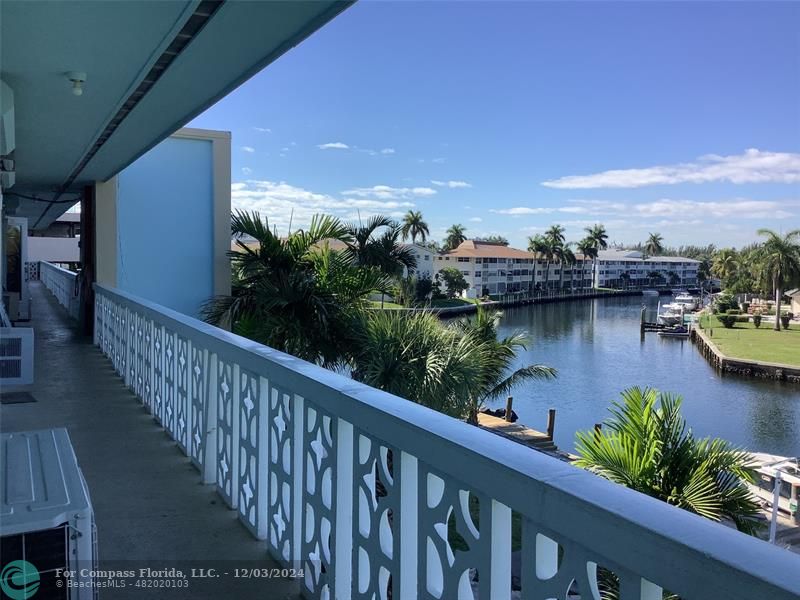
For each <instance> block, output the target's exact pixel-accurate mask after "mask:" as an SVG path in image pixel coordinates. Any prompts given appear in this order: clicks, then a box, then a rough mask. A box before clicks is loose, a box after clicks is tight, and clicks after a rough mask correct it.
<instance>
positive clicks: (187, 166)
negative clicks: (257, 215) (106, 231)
mask: <svg viewBox="0 0 800 600" xmlns="http://www.w3.org/2000/svg"><path fill="white" fill-rule="evenodd" d="M118 181H119V183H118V190H117V244H118V249H117V286H118V287H119V288H120V289H122V290H125V291H127V292H130V293H132V294H136V295H137V296H141V297H143V298H146V299H148V300H152V301H153V302H157V303H158V304H163V305H164V306H167V307H169V308H172V309H174V310H177V311H180V312H182V313H184V314H187V315H190V316H198V310H199V308H200V306H201V305H202V303H203V302H205V301H206V300H208V299H209V298H210V297H211V296H212V295H213V289H214V288H213V285H214V265H213V241H214V238H213V222H214V218H213V207H214V195H213V158H212V142H211V141H210V140H196V139H179V138H177V139H176V138H168V139H166V140H164V141H163V142H161V143H160V144H159V145H158V146H156V147H155V148H153V149H152V150H150V152H148V153H147V154H145V155H144V156H142V157H141V158H140V159H139V160H137V161H136V162H135V163H133V164H132V165H130V166H129V167H128V168H126V169H125V170H124V171H122V172H121V173H120V174H119V179H118Z"/></svg>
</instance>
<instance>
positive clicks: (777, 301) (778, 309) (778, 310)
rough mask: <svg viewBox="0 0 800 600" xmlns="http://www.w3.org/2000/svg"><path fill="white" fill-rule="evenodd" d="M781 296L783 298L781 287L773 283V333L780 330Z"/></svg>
mask: <svg viewBox="0 0 800 600" xmlns="http://www.w3.org/2000/svg"><path fill="white" fill-rule="evenodd" d="M781 296H783V290H781V285H780V284H779V283H778V282H777V280H776V281H775V331H780V330H781Z"/></svg>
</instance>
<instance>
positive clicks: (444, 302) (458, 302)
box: [431, 298, 480, 308]
mask: <svg viewBox="0 0 800 600" xmlns="http://www.w3.org/2000/svg"><path fill="white" fill-rule="evenodd" d="M479 303H480V301H479V300H477V299H476V298H442V299H440V300H433V301H432V302H431V306H433V307H435V308H449V307H451V306H467V305H468V304H479Z"/></svg>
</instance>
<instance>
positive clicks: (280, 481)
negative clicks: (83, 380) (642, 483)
mask: <svg viewBox="0 0 800 600" xmlns="http://www.w3.org/2000/svg"><path fill="white" fill-rule="evenodd" d="M95 290H96V296H95V297H96V300H95V302H96V305H95V319H96V323H95V343H96V344H97V345H98V346H100V348H101V349H102V351H103V352H104V353H105V354H106V355H107V356H108V357H109V358H110V359H111V361H112V362H113V365H114V367H115V368H116V370H117V371H118V372H119V374H120V375H121V376H122V377H124V379H125V382H126V384H127V385H129V386H130V388H131V389H132V390H133V391H134V392H135V393H136V395H137V396H138V397H139V398H140V399H141V401H142V402H143V403H144V405H145V407H146V408H147V409H148V410H149V411H151V412H152V414H153V416H154V418H155V419H157V420H158V421H159V422H160V423H161V424H162V425H163V426H164V428H165V429H166V431H167V432H168V433H169V435H171V436H172V437H173V438H174V439H175V441H176V442H177V443H178V445H179V446H180V447H181V448H182V449H183V450H184V452H185V453H186V454H187V456H189V457H190V458H191V460H192V462H193V463H194V464H195V465H196V466H197V468H198V469H199V471H200V473H201V476H202V479H203V481H204V482H207V483H215V484H216V486H217V489H218V491H219V494H220V496H221V497H222V498H223V499H224V500H225V502H226V503H227V504H228V505H229V506H230V507H231V508H235V509H236V510H237V511H238V513H239V517H240V519H241V521H242V523H243V524H244V525H245V527H247V529H249V530H250V532H251V533H252V534H253V535H254V536H255V537H256V538H258V539H264V540H266V541H265V544H266V547H267V549H268V551H269V552H270V554H271V555H272V556H274V557H275V558H276V559H277V560H279V561H280V562H282V563H283V564H285V565H286V566H287V567H291V568H298V569H303V573H304V581H303V584H304V587H303V589H304V593H305V595H306V596H307V597H309V598H326V599H327V598H337V599H341V600H346V599H350V598H370V599H373V598H374V599H386V598H394V599H395V600H398V599H402V600H407V599H414V598H426V599H427V598H437V599H448V600H449V599H456V598H458V599H463V598H473V597H475V596H476V595H477V596H478V597H480V598H482V599H484V600H487V599H490V598H491V599H492V600H500V599H508V598H511V597H512V584H511V572H512V567H511V565H512V532H513V531H515V527H516V525H515V524H516V523H517V522H520V523H521V536H520V537H521V541H520V545H521V590H520V591H515V592H513V594H514V597H517V596H519V597H521V598H525V599H536V600H546V599H550V598H558V599H565V598H567V596H568V592H569V591H570V590H572V591H573V592H575V591H576V590H577V592H578V593H579V594H580V598H581V599H584V600H586V599H589V598H594V599H595V600H597V599H599V598H600V591H599V585H598V578H597V573H598V567H602V568H603V569H606V570H609V571H611V572H613V574H614V575H616V577H618V580H619V592H620V597H621V598H622V599H623V600H628V599H631V600H632V599H637V600H660V599H661V597H662V588H663V589H664V590H669V591H670V592H672V593H675V594H678V595H679V596H680V597H681V598H683V599H685V600H690V599H711V598H724V599H725V600H736V599H741V600H756V599H758V600H761V599H764V600H766V599H770V600H789V599H790V598H791V599H794V600H797V598H798V594H800V557H797V556H795V555H793V554H791V553H789V552H787V551H784V550H780V549H778V548H775V547H773V546H770V545H769V544H767V543H765V542H762V541H759V540H756V539H753V538H750V537H748V536H746V535H744V534H740V533H738V532H736V531H734V530H732V529H729V528H727V527H724V526H722V525H718V524H715V523H712V522H710V521H708V520H705V519H703V518H701V517H698V516H696V515H692V514H690V513H688V512H685V511H682V510H680V509H677V508H674V507H671V506H668V505H666V504H664V503H662V502H660V501H658V500H655V499H652V498H649V497H646V496H643V495H640V494H638V493H635V492H633V491H631V490H628V489H625V488H623V487H620V486H617V485H614V484H612V483H609V482H607V481H605V480H603V479H601V478H600V477H597V476H594V475H592V474H590V473H587V472H584V471H581V470H580V469H577V468H575V467H573V466H571V465H568V464H566V463H562V462H560V461H558V460H556V459H554V458H551V457H548V456H546V455H544V454H541V453H538V452H535V451H533V450H530V449H528V448H526V447H524V446H522V445H519V444H516V443H514V442H511V441H510V440H507V439H504V438H501V437H499V436H496V435H494V434H491V433H489V432H486V431H483V430H480V429H478V428H476V427H474V426H470V425H467V424H466V423H462V422H459V421H456V420H454V419H451V418H449V417H446V416H444V415H441V414H438V413H436V412H433V411H431V410H428V409H426V408H424V407H422V406H418V405H415V404H413V403H411V402H408V401H406V400H402V399H400V398H397V397H395V396H392V395H390V394H387V393H384V392H381V391H379V390H375V389H373V388H370V387H368V386H365V385H362V384H359V383H357V382H355V381H352V380H350V379H348V378H346V377H342V376H340V375H337V374H335V373H332V372H330V371H326V370H324V369H321V368H318V367H316V366H314V365H311V364H309V363H307V362H304V361H301V360H299V359H296V358H294V357H291V356H288V355H286V354H283V353H281V352H277V351H275V350H273V349H270V348H267V347H265V346H263V345H260V344H257V343H255V342H252V341H249V340H247V339H244V338H241V337H239V336H236V335H234V334H231V333H229V332H225V331H222V330H220V329H218V328H216V327H212V326H210V325H207V324H205V323H202V322H201V321H198V320H196V319H192V318H189V317H186V316H184V315H181V314H179V313H176V312H174V311H171V310H169V309H166V308H163V307H160V306H158V305H155V304H152V303H150V302H147V301H144V300H141V299H139V298H135V297H133V296H130V295H128V294H126V293H123V292H120V291H117V290H111V289H107V288H104V287H102V286H95ZM471 507H472V512H477V514H478V515H479V518H478V519H475V520H473V518H472V517H471V516H470V514H471ZM453 529H455V531H457V533H458V534H459V535H460V536H461V538H462V539H463V541H464V542H465V544H461V545H460V548H461V550H454V549H453V547H452V546H451V545H450V542H449V541H448V540H449V539H452V538H453V534H452V530H453ZM198 535H202V532H198ZM465 546H466V548H467V549H464V547H465ZM476 572H477V575H478V582H477V584H476V587H477V594H474V593H473V587H472V585H471V583H470V579H471V575H472V574H475V573H476ZM604 572H605V571H604ZM570 597H575V596H574V595H573V596H570Z"/></svg>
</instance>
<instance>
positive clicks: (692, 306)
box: [674, 292, 697, 310]
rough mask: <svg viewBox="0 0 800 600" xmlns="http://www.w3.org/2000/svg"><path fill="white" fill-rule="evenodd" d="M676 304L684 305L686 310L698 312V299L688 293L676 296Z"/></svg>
mask: <svg viewBox="0 0 800 600" xmlns="http://www.w3.org/2000/svg"><path fill="white" fill-rule="evenodd" d="M674 304H678V305H682V306H684V307H686V310H696V309H697V298H695V297H694V296H692V295H691V294H689V293H687V292H681V293H678V294H677V295H676V296H675V302H674Z"/></svg>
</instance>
